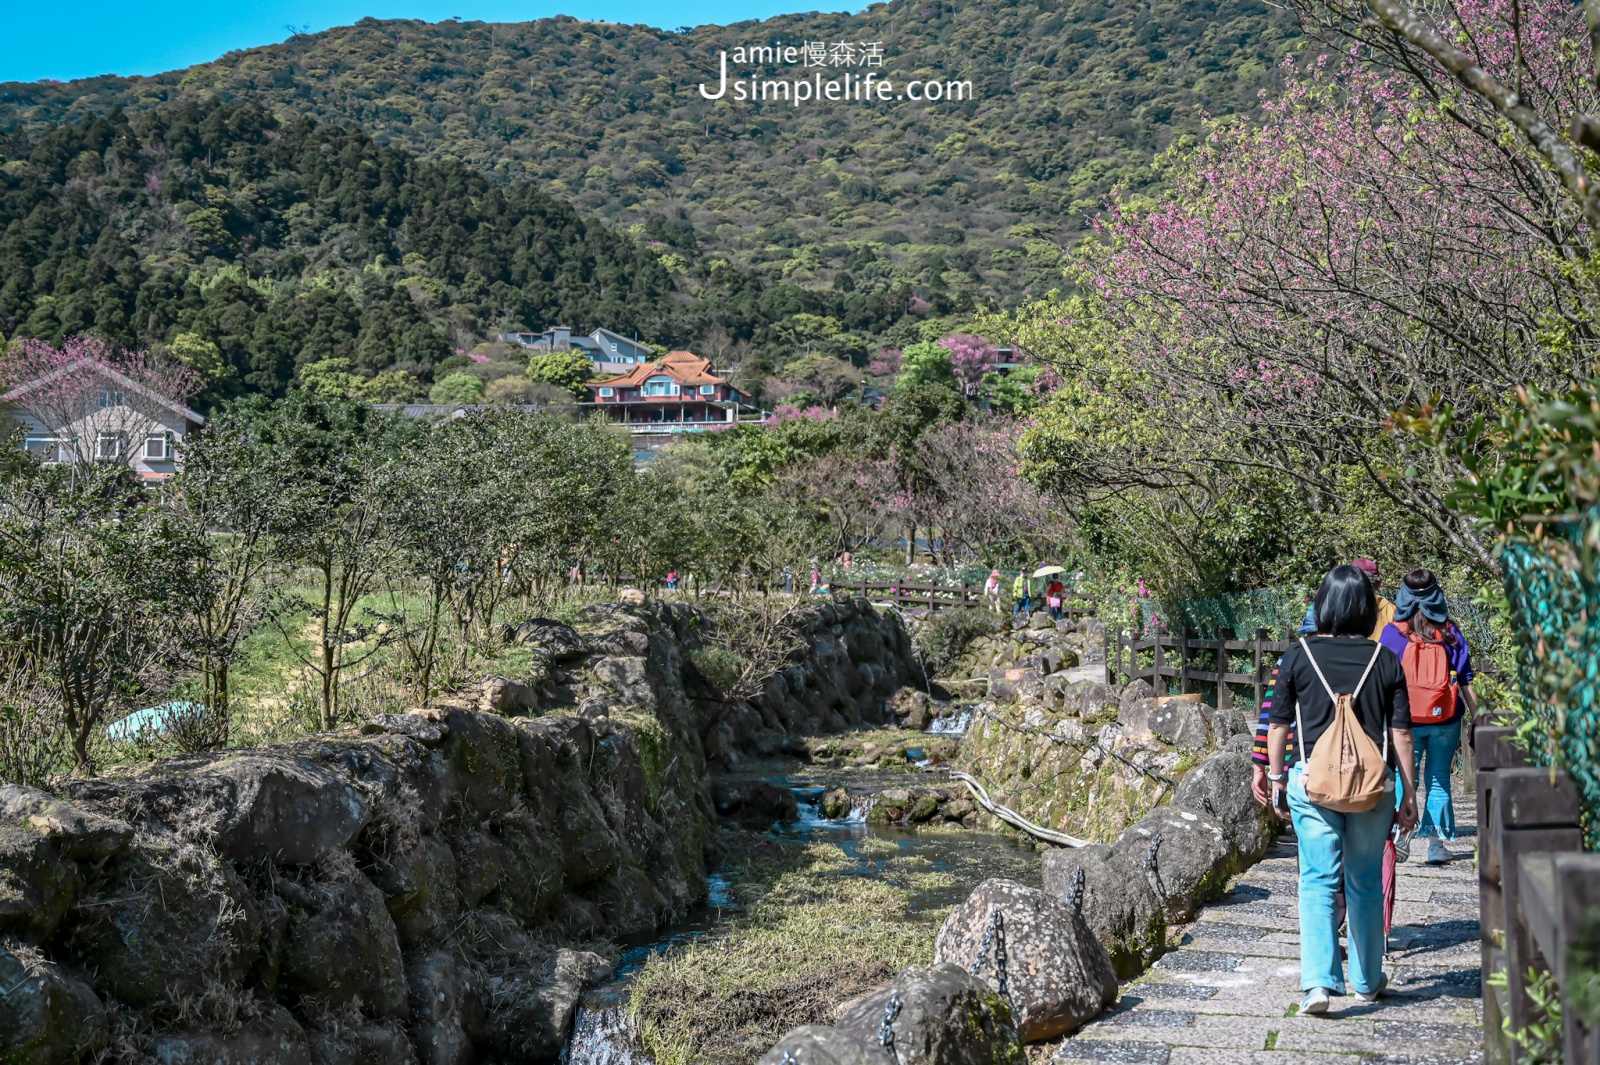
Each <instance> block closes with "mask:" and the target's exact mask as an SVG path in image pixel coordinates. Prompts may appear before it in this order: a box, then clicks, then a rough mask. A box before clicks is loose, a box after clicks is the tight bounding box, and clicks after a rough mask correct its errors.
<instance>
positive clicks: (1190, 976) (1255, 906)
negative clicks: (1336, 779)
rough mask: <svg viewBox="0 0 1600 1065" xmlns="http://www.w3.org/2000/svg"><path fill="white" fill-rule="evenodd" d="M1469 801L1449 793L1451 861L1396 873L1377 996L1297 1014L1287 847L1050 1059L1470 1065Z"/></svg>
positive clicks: (1157, 1064)
mask: <svg viewBox="0 0 1600 1065" xmlns="http://www.w3.org/2000/svg"><path fill="white" fill-rule="evenodd" d="M1472 807H1473V803H1472V799H1471V798H1470V797H1464V796H1461V795H1457V796H1456V816H1457V818H1458V831H1460V833H1461V836H1460V838H1458V839H1457V840H1456V841H1455V842H1454V843H1451V844H1450V845H1449V847H1450V851H1451V854H1452V855H1453V859H1452V860H1451V861H1450V862H1448V863H1447V864H1444V865H1425V864H1423V863H1422V862H1421V861H1420V859H1421V856H1422V854H1423V852H1424V850H1425V848H1424V847H1422V846H1417V847H1416V848H1415V849H1414V852H1413V860H1412V861H1410V862H1406V863H1403V864H1402V865H1400V867H1399V874H1400V875H1399V882H1398V885H1397V888H1396V901H1395V908H1394V927H1393V931H1392V933H1391V934H1390V937H1389V956H1388V959H1387V961H1386V963H1385V966H1384V971H1385V972H1387V973H1388V974H1389V981H1390V988H1391V990H1390V993H1389V995H1388V997H1386V998H1384V999H1382V1000H1380V1001H1378V1002H1374V1003H1365V1002H1362V1001H1361V1000H1360V999H1358V998H1356V997H1355V996H1354V995H1350V996H1347V997H1342V998H1335V999H1334V1000H1333V1007H1332V1008H1331V1009H1330V1010H1329V1011H1328V1013H1327V1014H1326V1015H1325V1016H1322V1017H1297V1016H1294V1014H1295V1012H1296V1011H1297V1010H1298V1009H1299V1004H1300V994H1301V993H1300V990H1299V987H1300V936H1299V931H1298V929H1299V922H1298V920H1297V917H1296V913H1297V910H1296V903H1295V888H1296V876H1295V851H1294V839H1293V837H1292V836H1289V837H1284V838H1282V839H1280V841H1279V844H1278V846H1277V847H1276V848H1275V849H1274V850H1273V851H1272V853H1271V854H1269V855H1268V856H1267V858H1266V859H1265V860H1264V861H1262V862H1261V863H1259V864H1258V865H1256V866H1255V867H1254V868H1252V869H1251V870H1250V871H1249V872H1247V873H1245V874H1244V875H1242V876H1240V877H1239V878H1238V879H1237V880H1236V881H1235V883H1234V887H1233V890H1232V891H1230V892H1229V893H1228V895H1227V896H1226V897H1224V898H1222V899H1220V900H1219V901H1217V902H1215V903H1213V904H1212V905H1210V906H1207V907H1206V908H1205V909H1204V910H1203V911H1201V913H1200V914H1199V916H1198V918H1197V919H1196V920H1195V922H1194V923H1193V924H1191V925H1189V926H1188V927H1187V928H1186V929H1185V930H1184V931H1185V933H1186V934H1185V935H1184V936H1183V945H1182V946H1181V947H1179V948H1178V949H1177V950H1174V951H1172V952H1170V953H1168V954H1167V955H1166V956H1165V957H1163V958H1162V959H1161V960H1160V961H1158V962H1156V964H1155V966H1154V967H1153V968H1152V969H1151V970H1150V971H1149V972H1147V973H1145V974H1144V975H1143V976H1141V977H1140V978H1139V979H1138V980H1137V981H1136V982H1134V983H1131V984H1127V985H1125V986H1124V987H1123V989H1122V997H1121V998H1120V999H1119V1000H1118V1002H1117V1005H1116V1007H1115V1008H1114V1009H1112V1010H1111V1011H1110V1012H1108V1013H1106V1014H1105V1015H1103V1016H1102V1017H1100V1018H1099V1019H1098V1020H1096V1021H1094V1022H1092V1023H1091V1024H1089V1025H1088V1026H1086V1027H1085V1028H1084V1029H1083V1030H1082V1031H1081V1032H1079V1033H1078V1034H1077V1035H1076V1036H1075V1037H1073V1038H1072V1039H1070V1040H1068V1041H1067V1042H1065V1043H1063V1044H1062V1046H1061V1049H1060V1050H1059V1051H1058V1052H1057V1054H1056V1057H1055V1058H1054V1060H1055V1061H1058V1062H1080V1061H1109V1062H1130V1063H1137V1065H1268V1063H1270V1065H1284V1063H1289V1062H1315V1063H1317V1065H1346V1063H1348V1065H1356V1063H1357V1062H1360V1063H1362V1065H1369V1063H1384V1065H1388V1063H1394V1065H1402V1063H1405V1065H1423V1063H1426V1065H1455V1063H1466V1062H1474V1063H1475V1062H1481V1061H1482V1060H1483V1052H1482V1009H1481V1002H1480V999H1479V971H1478V965H1479V956H1478V894H1477V870H1476V867H1475V866H1474V864H1473V845H1474V842H1475V838H1474V836H1475V830H1474V828H1473V824H1472V817H1473V808H1472Z"/></svg>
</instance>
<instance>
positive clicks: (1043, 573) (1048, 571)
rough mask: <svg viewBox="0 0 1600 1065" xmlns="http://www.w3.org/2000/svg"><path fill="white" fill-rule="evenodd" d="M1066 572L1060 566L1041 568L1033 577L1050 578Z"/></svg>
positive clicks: (1035, 571) (1034, 572)
mask: <svg viewBox="0 0 1600 1065" xmlns="http://www.w3.org/2000/svg"><path fill="white" fill-rule="evenodd" d="M1065 572H1066V570H1064V569H1062V568H1061V567H1060V566H1040V567H1039V568H1038V569H1036V570H1034V571H1033V575H1034V576H1035V577H1050V576H1053V575H1054V574H1057V573H1065Z"/></svg>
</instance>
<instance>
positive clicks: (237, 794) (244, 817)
mask: <svg viewBox="0 0 1600 1065" xmlns="http://www.w3.org/2000/svg"><path fill="white" fill-rule="evenodd" d="M201 776H202V777H208V778H211V779H217V780H222V781H225V782H227V783H228V784H230V785H231V786H232V802H231V803H230V804H229V808H228V810H227V813H226V817H225V819H224V821H223V823H222V826H221V827H220V828H219V829H218V831H217V844H216V845H217V850H218V852H219V853H221V854H222V855H223V856H224V857H228V858H232V859H234V860H235V861H237V862H243V863H249V862H257V861H260V860H261V859H263V858H266V859H270V860H271V861H273V862H275V863H277V864H278V865H280V866H283V865H310V864H311V863H312V862H315V861H317V860H318V859H320V858H322V857H324V856H326V855H328V854H331V853H332V852H333V851H336V850H339V849H341V848H343V847H346V846H349V844H350V841H351V840H353V839H355V838H356V833H358V832H360V831H361V829H362V828H363V827H364V826H365V825H366V823H367V820H368V818H369V817H370V811H369V810H368V807H367V801H366V799H364V798H362V796H361V793H360V792H358V791H357V790H356V789H355V787H354V786H353V785H351V784H350V782H349V781H347V780H345V779H344V778H343V777H341V776H339V775H338V774H336V773H333V772H332V771H330V770H328V769H324V768H323V767H322V766H319V765H316V764H314V763H312V762H309V761H306V760H305V759H300V758H292V757H289V756H287V755H283V754H276V753H250V754H245V755H240V756H237V757H231V758H227V759H224V760H223V761H219V762H216V763H214V764H212V765H210V766H208V767H207V768H206V769H205V770H204V771H203V772H202V774H201Z"/></svg>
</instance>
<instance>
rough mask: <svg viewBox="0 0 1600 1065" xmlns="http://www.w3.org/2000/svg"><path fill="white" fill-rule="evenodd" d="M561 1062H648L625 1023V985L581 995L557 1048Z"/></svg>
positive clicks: (646, 1064) (574, 1064) (644, 1064)
mask: <svg viewBox="0 0 1600 1065" xmlns="http://www.w3.org/2000/svg"><path fill="white" fill-rule="evenodd" d="M561 1062H562V1065H652V1062H651V1061H650V1056H649V1055H648V1054H646V1053H645V1052H644V1050H643V1048H641V1047H640V1046H639V1044H638V1041H637V1040H636V1039H635V1038H634V1034H633V1026H632V1025H630V1024H629V1023H628V990H627V986H626V985H616V986H613V987H611V988H601V989H600V990H598V991H591V992H590V993H589V994H587V995H585V996H583V1001H582V1002H581V1003H579V1004H578V1014H577V1016H576V1017H574V1018H573V1021H572V1037H571V1038H570V1039H568V1040H567V1045H566V1046H565V1047H563V1048H562V1049H561Z"/></svg>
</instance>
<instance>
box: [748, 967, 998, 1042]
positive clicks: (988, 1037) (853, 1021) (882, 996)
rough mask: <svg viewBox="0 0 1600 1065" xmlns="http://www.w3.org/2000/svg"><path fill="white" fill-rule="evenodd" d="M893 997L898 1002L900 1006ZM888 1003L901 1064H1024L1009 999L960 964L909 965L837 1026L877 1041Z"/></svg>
mask: <svg viewBox="0 0 1600 1065" xmlns="http://www.w3.org/2000/svg"><path fill="white" fill-rule="evenodd" d="M891 999H894V1000H897V1001H898V1002H899V1009H898V1011H895V1010H894V1008H893V1006H891V1004H890V1001H891ZM886 1006H888V1007H889V1008H890V1012H891V1013H893V1014H894V1022H893V1024H894V1050H895V1061H896V1062H897V1063H898V1065H1024V1062H1025V1061H1026V1060H1027V1059H1026V1058H1025V1056H1024V1051H1023V1049H1022V1040H1020V1039H1019V1038H1017V1029H1016V1026H1015V1025H1014V1024H1013V1023H1012V1020H1011V1007H1010V1006H1008V1005H1007V1004H1006V1000H1005V999H1004V998H1002V997H1000V994H999V993H998V992H996V991H995V990H994V989H993V988H992V987H990V986H989V985H988V984H987V983H985V982H984V981H982V980H980V979H978V978H977V977H975V976H971V975H969V974H968V973H967V971H966V970H965V969H962V968H960V967H959V966H956V965H940V964H935V965H932V966H927V967H924V966H921V965H912V966H908V967H907V968H905V969H903V970H901V972H900V975H898V976H896V977H895V978H894V983H892V984H890V985H889V986H888V987H886V988H882V989H881V990H878V991H874V992H872V993H871V994H868V995H863V996H862V997H861V998H858V999H856V1000H855V1002H854V1003H853V1004H851V1005H850V1006H849V1007H848V1008H847V1009H846V1010H845V1012H844V1015H843V1016H842V1017H840V1018H839V1024H838V1030H839V1031H840V1032H843V1033H844V1034H845V1035H848V1036H853V1037H854V1038H855V1039H857V1040H858V1041H859V1042H862V1043H865V1044H867V1046H869V1047H872V1046H876V1045H878V1031H879V1027H880V1026H881V1025H882V1024H883V1017H884V1008H885V1007H886ZM780 1056H781V1053H780ZM801 1060H802V1061H803V1060H804V1059H801ZM845 1060H849V1059H845Z"/></svg>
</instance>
